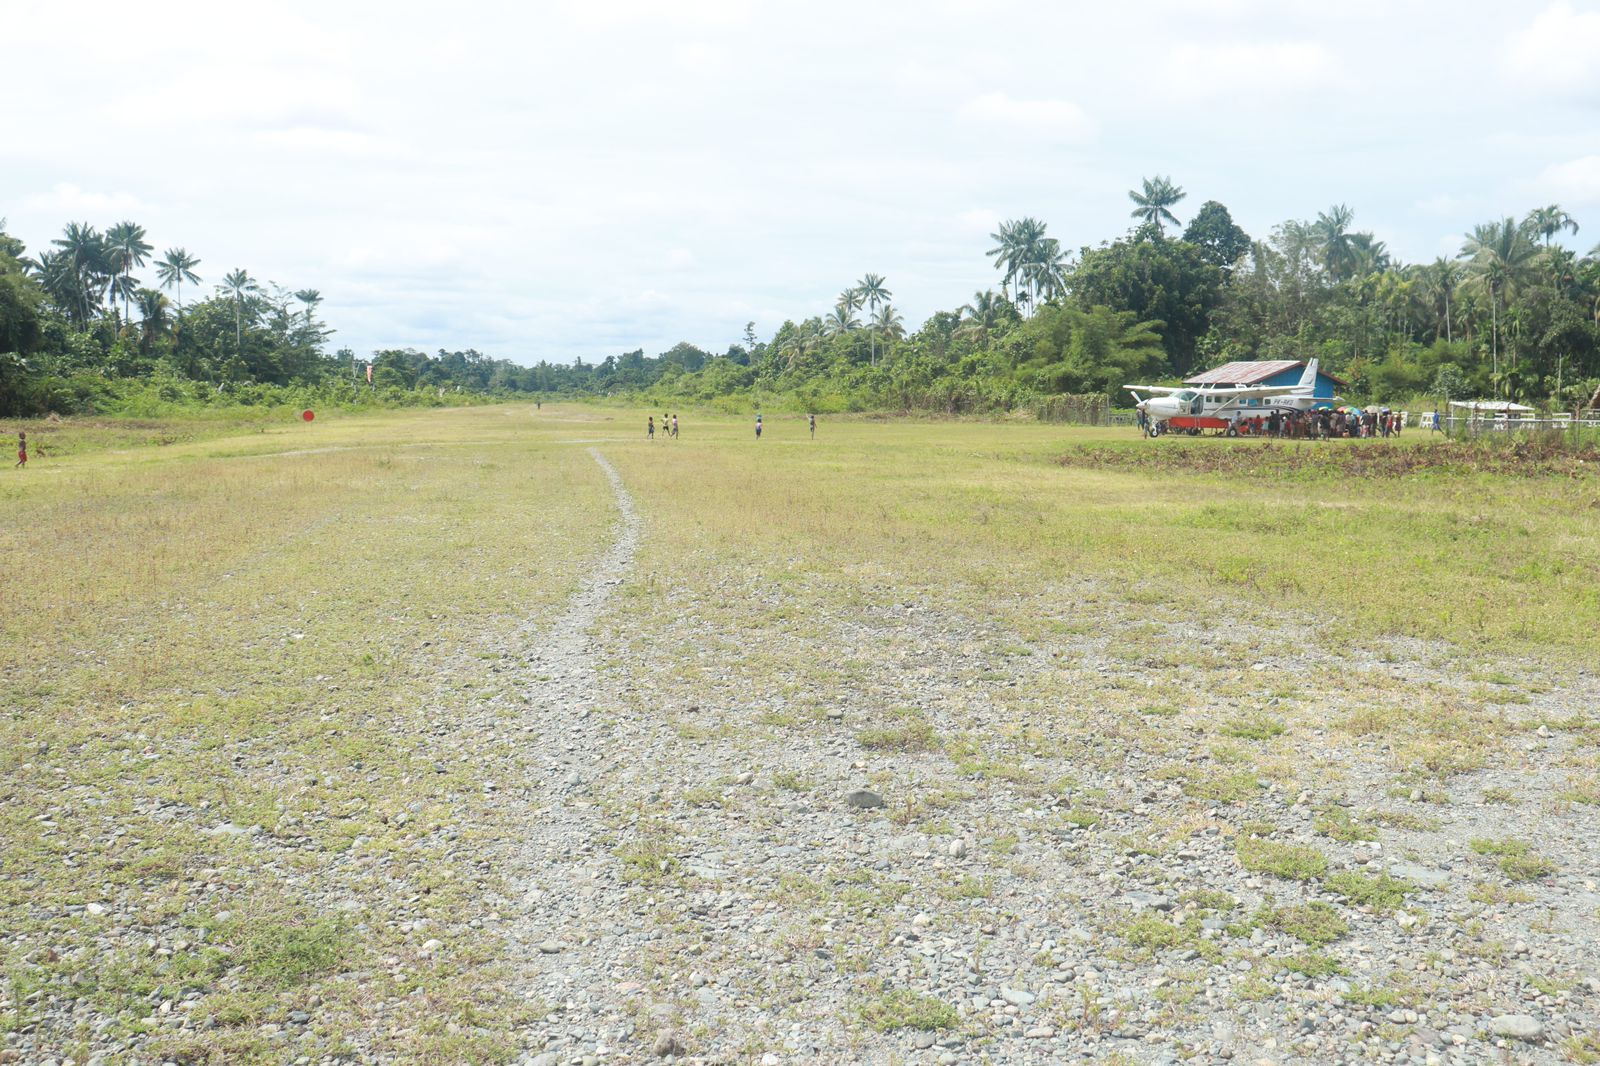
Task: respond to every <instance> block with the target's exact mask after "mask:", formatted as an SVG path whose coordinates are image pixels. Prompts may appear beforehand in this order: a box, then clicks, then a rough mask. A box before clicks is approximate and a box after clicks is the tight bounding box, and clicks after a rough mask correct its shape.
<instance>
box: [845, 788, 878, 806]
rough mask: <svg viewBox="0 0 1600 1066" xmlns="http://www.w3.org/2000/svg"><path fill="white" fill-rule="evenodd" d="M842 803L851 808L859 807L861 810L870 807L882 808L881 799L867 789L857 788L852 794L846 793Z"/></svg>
mask: <svg viewBox="0 0 1600 1066" xmlns="http://www.w3.org/2000/svg"><path fill="white" fill-rule="evenodd" d="M844 801H845V803H847V804H849V805H850V806H852V807H860V808H862V809H863V810H865V809H867V808H870V807H882V806H883V797H882V796H880V795H878V794H877V793H876V792H874V791H872V790H871V789H868V788H858V789H856V790H855V791H853V792H846V793H845V794H844Z"/></svg>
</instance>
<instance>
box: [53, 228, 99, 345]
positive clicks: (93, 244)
mask: <svg viewBox="0 0 1600 1066" xmlns="http://www.w3.org/2000/svg"><path fill="white" fill-rule="evenodd" d="M50 243H51V244H53V245H55V246H56V247H57V248H59V249H61V252H60V255H59V256H57V257H56V259H55V260H54V264H53V265H54V267H55V269H56V270H57V271H58V272H59V273H58V278H59V282H58V286H57V288H58V290H60V291H61V293H62V296H64V297H65V300H64V301H63V302H64V306H65V308H66V311H67V316H68V317H69V318H71V319H72V320H74V321H75V322H76V323H77V326H78V328H79V329H87V328H88V326H89V318H90V315H91V313H92V312H94V311H98V310H99V309H100V301H101V300H102V299H103V298H104V293H105V289H106V285H107V283H108V282H109V280H110V278H111V275H112V269H111V264H110V259H109V257H108V256H107V254H106V242H105V238H104V237H102V236H101V235H100V233H99V231H98V230H96V229H95V228H94V227H93V226H91V225H89V224H88V223H87V222H69V223H67V227H66V229H65V230H63V231H62V233H61V236H59V237H57V238H56V239H55V240H53V241H51V242H50Z"/></svg>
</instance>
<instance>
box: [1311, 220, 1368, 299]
mask: <svg viewBox="0 0 1600 1066" xmlns="http://www.w3.org/2000/svg"><path fill="white" fill-rule="evenodd" d="M1355 217H1356V216H1355V212H1354V211H1351V210H1350V209H1349V208H1348V207H1346V206H1345V205H1344V204H1334V205H1333V206H1332V207H1330V208H1329V209H1328V210H1326V211H1319V212H1317V220H1316V222H1314V223H1312V226H1311V230H1312V233H1313V234H1315V236H1316V241H1317V244H1318V245H1319V246H1320V251H1321V253H1322V265H1323V267H1324V268H1325V269H1326V270H1327V271H1328V276H1329V277H1331V278H1332V279H1333V280H1334V281H1343V280H1345V279H1346V278H1349V277H1353V276H1355V273H1356V267H1357V265H1358V256H1357V252H1356V245H1355V242H1354V235H1353V234H1352V233H1351V232H1350V223H1351V222H1352V221H1354V220H1355Z"/></svg>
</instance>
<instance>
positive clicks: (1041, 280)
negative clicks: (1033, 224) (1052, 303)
mask: <svg viewBox="0 0 1600 1066" xmlns="http://www.w3.org/2000/svg"><path fill="white" fill-rule="evenodd" d="M1040 232H1041V233H1042V232H1043V227H1040ZM1022 279H1023V281H1024V282H1026V283H1027V286H1028V293H1029V296H1030V298H1031V299H1030V301H1029V302H1030V305H1031V306H1032V307H1033V308H1034V309H1035V310H1037V309H1038V305H1039V301H1040V300H1053V299H1055V298H1056V297H1057V296H1059V295H1061V293H1062V292H1063V291H1065V289H1066V284H1067V255H1066V253H1065V252H1063V251H1062V250H1061V245H1060V243H1059V242H1057V241H1056V239H1055V238H1054V237H1041V238H1040V239H1039V241H1038V242H1037V243H1036V244H1035V245H1034V247H1033V250H1032V252H1031V254H1030V256H1029V258H1028V261H1027V262H1026V263H1025V264H1024V265H1023V267H1022Z"/></svg>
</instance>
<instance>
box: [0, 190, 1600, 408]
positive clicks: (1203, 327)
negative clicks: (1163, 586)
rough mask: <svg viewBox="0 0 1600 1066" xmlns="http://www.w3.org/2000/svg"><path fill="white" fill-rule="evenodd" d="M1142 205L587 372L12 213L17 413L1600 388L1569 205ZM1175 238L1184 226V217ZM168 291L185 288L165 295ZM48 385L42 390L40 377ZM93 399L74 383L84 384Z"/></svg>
mask: <svg viewBox="0 0 1600 1066" xmlns="http://www.w3.org/2000/svg"><path fill="white" fill-rule="evenodd" d="M1128 197H1129V199H1130V201H1131V202H1132V205H1133V209H1132V211H1131V212H1130V217H1131V219H1132V226H1131V228H1130V229H1129V230H1128V231H1127V232H1126V233H1125V234H1124V235H1123V236H1121V237H1118V238H1116V239H1114V240H1107V241H1102V242H1101V243H1100V244H1098V245H1092V246H1091V245H1082V246H1080V247H1079V248H1078V249H1077V251H1076V252H1071V251H1068V250H1066V249H1064V248H1063V247H1062V245H1061V243H1060V242H1059V240H1058V239H1057V238H1055V237H1051V236H1050V235H1049V233H1048V226H1047V225H1046V223H1045V222H1043V221H1041V220H1039V219H1036V218H1033V217H1031V216H1029V217H1023V218H1018V219H1012V220H1007V221H1006V222H1004V223H1002V224H1000V225H999V226H998V228H997V229H996V231H995V232H994V233H993V234H991V237H992V238H993V241H994V247H993V248H991V249H989V251H988V252H987V253H986V254H987V256H988V258H989V260H990V261H991V262H992V265H993V267H994V269H995V270H996V271H997V272H998V288H997V289H996V288H993V287H990V288H982V289H979V290H977V291H975V292H974V294H973V296H972V298H971V299H970V300H969V301H968V302H966V303H964V304H962V305H961V306H960V307H957V308H952V309H950V310H944V311H937V312H935V313H934V314H932V315H931V316H929V318H928V319H927V320H926V321H925V322H924V323H923V324H922V325H921V327H919V328H918V329H916V330H915V331H910V330H908V329H907V327H906V324H905V322H904V321H903V319H902V317H901V315H900V313H899V311H898V310H897V309H896V308H895V306H894V304H893V302H892V300H893V293H892V292H891V291H890V289H889V282H888V279H887V278H886V277H885V276H884V275H882V274H878V273H873V272H868V273H866V274H864V275H863V276H862V277H861V279H860V280H859V281H858V282H856V283H854V284H851V285H848V286H846V287H845V288H844V290H843V291H842V292H841V293H840V295H839V297H838V298H837V299H836V300H835V302H834V305H833V307H832V309H831V310H830V311H828V312H825V313H820V314H814V315H811V316H808V317H805V318H802V319H799V320H794V319H790V320H787V321H785V322H784V323H783V324H782V325H780V326H779V327H778V328H777V329H776V330H775V331H774V333H773V334H772V336H771V337H770V338H768V339H765V340H763V339H760V338H758V337H757V335H756V331H755V324H754V323H748V324H747V325H746V327H745V330H744V333H743V336H742V337H741V338H740V339H739V340H738V341H736V342H734V343H731V344H729V345H728V347H727V349H726V350H725V351H723V352H720V353H713V352H710V351H706V350H703V349H701V348H699V347H697V346H695V345H693V344H689V343H687V342H681V343H679V344H677V345H675V346H674V347H673V348H671V349H669V350H667V351H666V352H662V353H660V354H659V355H657V356H654V357H649V356H646V355H645V354H644V352H643V351H642V350H636V351H632V352H627V353H623V354H620V355H615V356H609V357H607V358H605V359H603V360H600V361H598V362H594V363H589V362H585V361H584V360H582V359H578V360H575V361H574V362H573V363H572V364H570V365H569V364H560V363H556V364H552V363H550V362H548V361H541V362H539V363H538V364H536V365H534V366H531V367H530V366H519V365H517V364H514V363H511V362H509V361H508V360H504V359H495V358H491V357H489V356H486V355H483V354H482V353H479V352H476V351H473V350H470V349H469V350H466V351H462V352H448V351H445V350H442V349H441V350H440V351H439V352H438V354H437V355H436V356H429V355H425V354H422V353H420V352H417V351H415V350H413V349H392V350H385V351H381V352H374V353H372V354H371V355H370V356H369V357H367V358H365V359H358V358H357V357H356V355H355V354H354V353H353V352H351V351H350V350H349V349H341V350H340V351H338V352H336V353H333V354H329V353H327V351H326V350H325V342H326V340H327V338H328V337H329V336H330V335H331V333H332V331H331V330H330V329H328V328H327V327H326V326H325V325H323V323H321V322H320V321H319V320H318V319H317V308H318V305H319V304H320V303H321V294H320V293H319V292H318V291H317V290H315V289H299V290H289V289H285V288H283V287H281V286H278V285H276V284H272V283H267V284H266V285H262V284H261V283H260V282H258V281H256V279H254V278H252V277H251V276H250V275H249V274H248V272H246V271H244V270H234V271H231V272H229V273H228V274H226V275H225V276H224V278H223V280H222V282H221V283H220V284H218V285H216V286H215V287H214V288H213V290H212V292H211V294H210V295H208V296H204V297H202V298H200V299H198V300H195V301H193V302H190V303H187V304H186V303H185V301H184V299H183V296H184V286H185V285H189V286H195V287H197V288H198V287H199V286H200V285H201V284H202V282H203V280H204V279H203V278H202V277H201V275H200V274H199V267H200V266H201V263H200V261H199V260H198V259H197V258H195V257H194V256H192V255H191V254H190V253H189V252H188V251H187V250H186V249H184V248H181V247H175V248H169V249H167V251H166V252H165V253H164V254H163V256H162V257H161V258H160V259H159V260H156V261H155V263H154V265H155V268H156V275H157V279H158V282H159V286H158V288H150V287H147V286H145V285H144V284H142V282H141V281H140V279H139V277H138V271H140V270H142V269H143V268H144V267H145V266H146V265H147V264H149V263H150V262H151V258H150V257H151V255H152V253H153V247H152V246H151V245H150V244H149V242H148V241H147V239H146V236H145V232H144V230H143V228H142V227H140V226H138V225H136V224H135V223H132V222H122V223H118V224H117V225H115V226H111V227H108V228H107V229H106V230H105V231H104V232H100V231H97V230H96V229H95V228H94V227H92V226H89V225H88V224H85V223H72V224H69V225H68V226H66V227H65V229H64V230H63V232H62V235H61V236H60V237H59V238H57V239H55V240H54V241H52V242H51V245H50V247H49V248H47V249H44V250H42V251H41V252H40V253H39V254H37V255H34V256H30V255H28V254H27V251H26V249H25V248H24V247H23V245H22V242H21V241H18V240H16V239H15V238H12V237H8V236H6V235H5V227H4V222H3V220H0V414H4V413H24V412H26V411H32V412H34V413H42V410H43V409H46V408H48V407H49V405H50V403H51V402H55V401H54V400H53V399H52V397H59V396H60V395H61V390H59V389H57V390H54V391H52V390H51V389H50V388H48V387H44V386H43V385H42V384H41V383H45V382H49V381H60V380H61V379H64V378H72V377H73V376H74V375H76V376H78V377H80V378H81V377H83V376H85V375H100V376H103V377H108V378H129V379H140V378H159V377H170V378H173V379H176V380H179V381H187V382H191V383H205V384H207V385H208V386H210V387H211V388H213V389H215V390H216V391H217V392H219V393H222V392H226V390H228V389H230V388H234V387H242V386H245V385H261V386H290V385H295V386H304V387H317V386H330V387H331V386H335V385H338V386H343V385H350V386H351V387H352V388H353V387H355V386H359V385H364V384H365V379H364V376H363V375H361V374H360V373H359V367H360V366H361V365H362V364H364V363H370V364H371V367H372V384H373V386H374V387H375V390H374V391H380V392H382V393H384V394H385V395H391V396H397V395H399V394H400V393H406V392H412V391H417V390H433V391H435V392H440V393H448V392H452V391H455V392H462V391H468V392H474V393H493V392H534V393H545V394H550V395H616V394H625V393H650V394H659V395H661V396H672V397H675V398H681V399H683V400H688V401H699V402H706V401H712V400H716V399H719V398H726V397H730V396H740V395H746V394H752V393H754V394H757V395H778V394H786V395H790V396H793V397H795V399H796V402H801V403H804V404H806V405H808V406H815V407H817V408H818V409H841V408H854V409H865V408H903V409H930V410H943V411H966V410H985V409H990V410H1008V409H1012V408H1016V407H1019V406H1023V405H1027V404H1029V403H1037V402H1038V401H1040V400H1042V399H1044V398H1046V397H1049V396H1053V395H1061V394H1069V395H1082V394H1099V395H1103V396H1106V397H1109V398H1111V399H1112V400H1113V401H1121V400H1122V399H1123V397H1122V392H1121V387H1122V385H1124V384H1127V383H1130V382H1134V381H1139V380H1145V381H1152V382H1153V381H1162V380H1169V381H1170V380H1178V379H1181V378H1183V377H1185V376H1189V375H1191V374H1193V373H1195V372H1196V371H1198V370H1200V369H1204V368H1208V367H1212V366H1216V365H1219V364H1221V363H1223V362H1228V361H1232V360H1237V359H1276V358H1293V359H1305V358H1310V357H1312V356H1315V357H1317V358H1319V359H1321V360H1322V365H1323V366H1324V367H1325V368H1326V369H1327V370H1328V371H1330V372H1331V373H1334V374H1336V375H1338V376H1340V377H1342V378H1344V379H1345V380H1346V381H1348V382H1349V388H1348V390H1347V391H1348V392H1350V394H1351V398H1352V399H1356V400H1368V399H1394V400H1401V399H1408V398H1410V397H1412V396H1416V395H1419V394H1429V395H1432V396H1434V397H1436V398H1439V399H1443V400H1447V399H1457V398H1462V397H1465V396H1468V395H1481V396H1495V397H1502V398H1507V399H1516V400H1523V401H1530V402H1535V403H1546V404H1549V405H1552V406H1554V407H1559V408H1570V409H1577V408H1579V407H1582V406H1584V405H1585V404H1588V403H1592V402H1594V399H1595V398H1596V396H1597V394H1600V247H1597V248H1595V249H1594V250H1591V251H1590V252H1589V253H1588V254H1586V255H1581V256H1580V255H1578V254H1577V253H1575V252H1574V251H1572V250H1571V249H1569V248H1567V247H1565V246H1564V245H1562V244H1561V243H1559V242H1557V241H1556V238H1557V237H1558V236H1561V235H1563V234H1571V235H1575V234H1577V233H1578V232H1579V224H1578V222H1577V220H1576V219H1574V218H1573V217H1572V216H1571V215H1570V214H1569V213H1567V212H1566V211H1565V210H1563V209H1562V208H1561V207H1560V206H1559V205H1555V204H1551V205H1548V206H1544V207H1538V208H1535V209H1534V210H1532V211H1529V212H1528V213H1527V214H1526V215H1524V216H1523V217H1522V218H1521V219H1517V218H1515V217H1510V216H1508V217H1504V218H1498V219H1494V220H1491V221H1488V222H1485V223H1482V224H1480V225H1478V226H1475V227H1473V229H1472V230H1471V231H1470V232H1468V233H1467V234H1465V235H1464V237H1463V241H1462V246H1461V249H1460V251H1459V253H1458V254H1457V255H1455V256H1453V257H1447V256H1441V257H1439V258H1437V259H1435V260H1434V261H1433V262H1430V263H1419V264H1408V263H1404V262H1401V261H1400V260H1398V259H1397V258H1396V257H1394V256H1393V255H1392V254H1391V253H1390V252H1389V250H1388V248H1387V246H1386V245H1385V243H1384V242H1383V241H1382V240H1381V239H1379V238H1378V237H1377V236H1376V235H1375V234H1373V233H1371V232H1369V231H1365V230H1359V229H1357V228H1356V227H1355V215H1354V212H1353V211H1352V210H1351V209H1350V208H1349V207H1348V206H1346V205H1344V204H1336V205H1333V206H1332V207H1330V208H1329V209H1327V210H1325V211H1321V212H1318V213H1317V215H1316V216H1315V217H1314V218H1311V219H1303V220H1300V219H1291V220H1288V221H1286V222H1283V223H1281V224H1279V225H1278V226H1276V227H1274V228H1273V230H1272V231H1271V232H1270V233H1269V234H1267V235H1266V236H1265V237H1262V238H1259V239H1258V238H1254V237H1252V236H1250V235H1249V234H1247V233H1246V232H1245V231H1244V230H1243V229H1242V228H1240V227H1239V226H1238V225H1237V224H1236V223H1235V222H1234V220H1233V218H1232V215H1231V213H1230V212H1229V211H1228V209H1227V207H1226V206H1224V205H1223V204H1221V203H1219V202H1217V201H1215V200H1207V201H1205V202H1204V203H1203V204H1202V205H1201V206H1200V208H1199V209H1198V210H1197V211H1195V213H1194V214H1193V216H1192V217H1191V218H1190V219H1189V220H1188V223H1187V225H1184V224H1183V222H1182V220H1181V219H1180V218H1179V217H1178V214H1177V211H1178V208H1179V205H1180V204H1181V202H1182V201H1183V200H1184V199H1185V198H1186V197H1187V193H1186V192H1185V191H1184V189H1183V188H1182V187H1181V186H1179V185H1177V184H1175V183H1174V182H1173V181H1172V180H1171V179H1170V178H1169V177H1166V176H1159V175H1158V176H1156V177H1153V178H1145V179H1143V180H1142V182H1141V185H1140V187H1139V188H1137V189H1133V190H1130V191H1129V192H1128ZM1169 229H1170V230H1171V232H1169ZM167 292H171V293H172V300H169V299H168V296H167ZM30 386H31V387H30ZM80 392H81V390H80Z"/></svg>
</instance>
